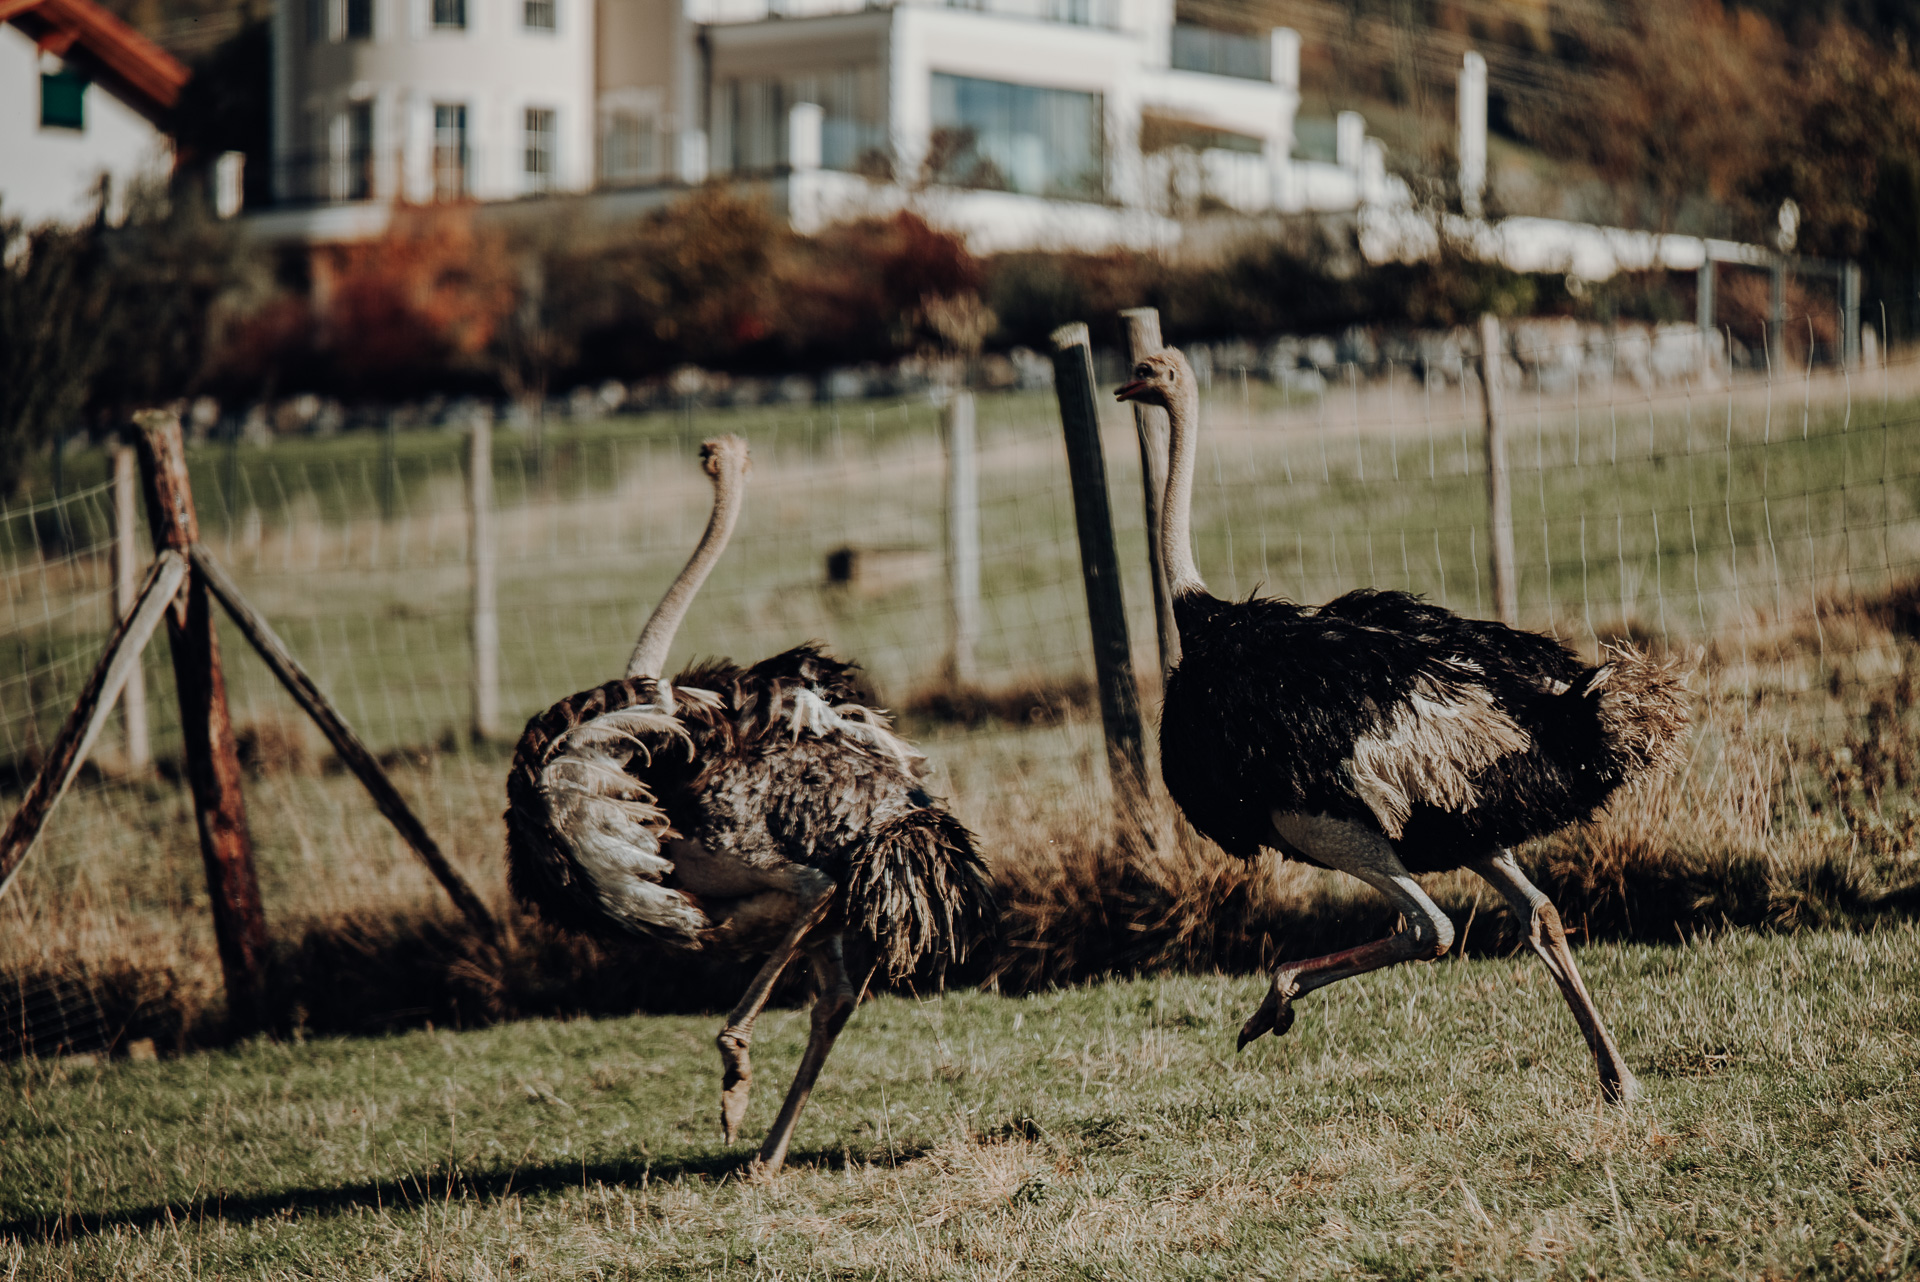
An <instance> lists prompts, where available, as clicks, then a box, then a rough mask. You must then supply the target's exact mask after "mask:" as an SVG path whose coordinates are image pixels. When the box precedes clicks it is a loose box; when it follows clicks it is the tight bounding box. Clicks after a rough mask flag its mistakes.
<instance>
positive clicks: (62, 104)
mask: <svg viewBox="0 0 1920 1282" xmlns="http://www.w3.org/2000/svg"><path fill="white" fill-rule="evenodd" d="M40 127H41V128H42V129H85V128H86V127H87V78H86V77H85V76H83V75H81V74H80V73H79V72H77V71H43V72H41V73H40Z"/></svg>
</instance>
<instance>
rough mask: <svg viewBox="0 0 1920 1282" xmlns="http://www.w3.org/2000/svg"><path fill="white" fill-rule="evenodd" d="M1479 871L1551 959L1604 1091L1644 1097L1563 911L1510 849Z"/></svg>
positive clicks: (1623, 1097)
mask: <svg viewBox="0 0 1920 1282" xmlns="http://www.w3.org/2000/svg"><path fill="white" fill-rule="evenodd" d="M1473 870H1474V871H1475V872H1477V873H1479V874H1480V875H1481V876H1482V877H1485V878H1486V879H1487V881H1488V882H1489V883H1491V884H1492V886H1493V888H1494V889H1495V890H1497V891H1499V892H1500V894H1501V895H1502V896H1503V897H1504V898H1505V899H1506V901H1507V903H1508V904H1509V905H1510V906H1511V907H1512V908H1513V911H1514V913H1515V915H1516V916H1518V917H1519V918H1520V919H1521V920H1523V921H1525V922H1526V923H1527V942H1528V943H1529V944H1531V945H1532V946H1533V951H1534V952H1536V953H1538V954H1539V955H1540V960H1541V961H1543V962H1545V963H1546V965H1547V973H1548V974H1550V975H1552V976H1553V982H1554V983H1556V984H1558V985H1559V986H1560V995H1561V996H1562V997H1564V998H1566V999H1567V1005H1568V1007H1570V1008H1571V1009H1572V1011H1573V1018H1574V1020H1575V1022H1576V1023H1578V1024H1579V1025H1580V1032H1581V1034H1582V1035H1583V1036H1585V1037H1586V1039H1587V1045H1588V1046H1589V1047H1591V1048H1592V1050H1593V1058H1594V1061H1595V1062H1596V1063H1598V1064H1599V1066H1600V1093H1601V1094H1602V1095H1604V1096H1606V1097H1607V1098H1608V1099H1609V1100H1612V1101H1613V1102H1614V1103H1618V1104H1624V1103H1627V1102H1629V1101H1632V1100H1635V1099H1638V1098H1639V1097H1640V1083H1639V1082H1638V1081H1637V1080H1635V1078H1634V1076H1633V1073H1632V1072H1631V1071H1630V1070H1629V1069H1628V1068H1627V1062H1626V1061H1625V1060H1624V1059H1622V1058H1620V1050H1619V1048H1618V1047H1616V1046H1615V1045H1614V1044H1613V1037H1612V1036H1611V1035H1610V1034H1609V1033H1608V1032H1607V1026H1606V1025H1605V1024H1603V1023H1601V1022H1600V1012H1599V1011H1598V1010H1596V1009H1595V1008H1594V1005H1593V998H1592V997H1591V996H1589V995H1588V993H1587V986H1586V984H1584V983H1583V982H1581V979H1580V968H1579V967H1577V966H1575V965H1574V964H1573V950H1572V949H1570V948H1568V947H1567V932H1566V931H1565V930H1564V929H1563V928H1562V927H1561V925H1560V913H1559V910H1558V909H1556V908H1555V907H1554V906H1553V902H1552V901H1551V900H1549V899H1548V898H1547V897H1546V895H1544V894H1542V893H1541V891H1540V888H1539V887H1538V886H1535V885H1534V884H1533V883H1532V882H1530V881H1528V880H1527V878H1526V874H1525V873H1522V872H1521V871H1520V865H1519V864H1518V863H1517V862H1515V861H1514V858H1513V852H1512V851H1510V850H1502V851H1501V852H1500V853H1499V854H1497V855H1495V856H1493V857H1492V858H1491V859H1483V860H1481V861H1480V862H1479V863H1476V864H1474V865H1473Z"/></svg>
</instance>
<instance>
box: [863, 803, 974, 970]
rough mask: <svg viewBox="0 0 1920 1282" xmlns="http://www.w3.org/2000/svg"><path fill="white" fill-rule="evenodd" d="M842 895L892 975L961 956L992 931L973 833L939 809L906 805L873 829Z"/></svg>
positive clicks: (958, 959)
mask: <svg viewBox="0 0 1920 1282" xmlns="http://www.w3.org/2000/svg"><path fill="white" fill-rule="evenodd" d="M842 894H843V895H844V899H845V904H846V914H847V921H848V924H849V925H850V926H852V927H853V928H854V929H855V930H857V931H859V932H860V933H861V934H863V935H866V936H867V937H868V938H870V939H872V940H873V941H874V943H875V944H876V945H878V948H879V952H878V954H877V960H878V961H879V963H880V964H881V965H883V966H885V967H886V969H887V974H888V975H889V977H891V978H894V979H899V978H902V977H903V976H906V975H908V974H911V973H912V972H913V971H914V970H915V969H917V968H918V967H919V966H920V964H921V963H922V962H924V961H927V960H930V959H932V960H939V961H942V962H945V961H961V960H964V959H965V958H966V956H967V954H968V953H969V952H971V951H972V950H973V949H974V948H975V947H977V946H978V945H980V944H983V943H987V942H990V941H991V940H992V939H993V938H994V936H995V935H996V934H997V933H998V930H999V922H1000V914H999V908H998V905H997V904H996V903H995V901H994V896H993V883H992V880H991V879H990V877H989V876H988V873H987V867H986V864H985V863H983V862H982V861H981V859H980V856H979V854H978V853H976V852H975V850H974V848H973V834H972V833H970V832H968V831H967V830H966V828H965V827H964V826H963V825H962V824H961V823H960V821H959V820H957V819H955V818H954V817H953V816H952V815H949V814H947V813H946V812H945V811H942V810H936V809H930V808H923V809H919V810H910V811H908V812H907V813H906V814H904V815H901V816H899V817H898V818H895V819H891V820H888V821H887V822H885V823H883V824H880V825H879V826H878V827H876V828H875V829H874V830H873V832H872V834H871V836H870V838H869V840H868V842H867V844H866V846H865V848H864V849H862V850H861V852H860V853H859V854H858V855H856V856H855V857H854V859H853V861H852V865H851V866H850V867H849V868H848V870H847V880H846V884H845V887H844V888H843V891H842Z"/></svg>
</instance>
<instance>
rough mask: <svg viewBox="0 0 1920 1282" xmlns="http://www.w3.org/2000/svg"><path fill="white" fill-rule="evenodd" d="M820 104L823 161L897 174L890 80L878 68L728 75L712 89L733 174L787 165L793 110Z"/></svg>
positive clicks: (720, 150) (720, 148)
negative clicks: (891, 135)
mask: <svg viewBox="0 0 1920 1282" xmlns="http://www.w3.org/2000/svg"><path fill="white" fill-rule="evenodd" d="M803 102H810V103H813V104H815V105H816V106H818V107H819V108H820V115H821V119H820V164H821V166H822V167H823V168H826V169H837V170H841V171H843V172H847V173H862V174H868V175H869V176H872V177H882V176H885V175H886V174H888V173H890V172H891V169H892V150H891V147H890V145H889V143H888V139H887V129H886V125H885V124H884V123H882V122H884V121H885V120H886V81H885V79H884V77H883V76H882V75H881V72H880V69H879V68H878V67H845V68H841V69H838V70H834V71H817V72H801V73H796V74H793V75H788V76H783V77H780V78H778V79H774V78H771V77H767V78H761V77H754V78H742V79H737V80H735V79H730V80H724V81H722V82H720V83H719V84H718V85H717V86H715V90H714V103H713V109H714V135H715V139H714V147H715V154H716V155H717V156H719V157H720V160H721V163H722V164H723V165H724V166H725V167H726V168H728V169H730V170H732V171H733V172H735V173H756V172H765V171H767V170H771V169H777V168H779V167H780V166H782V165H784V164H786V163H787V113H788V112H790V111H791V110H792V109H793V107H794V106H795V105H796V104H798V103H803Z"/></svg>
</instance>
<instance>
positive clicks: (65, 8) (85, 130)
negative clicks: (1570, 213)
mask: <svg viewBox="0 0 1920 1282" xmlns="http://www.w3.org/2000/svg"><path fill="white" fill-rule="evenodd" d="M186 82H187V69H186V68H185V67H183V66H181V65H180V63H179V62H178V61H176V60H175V59H174V58H173V57H172V56H171V55H170V54H168V53H166V52H165V51H164V50H162V49H161V48H159V46H157V45H155V44H153V43H152V42H151V41H149V40H147V39H146V38H145V37H143V36H141V35H140V34H139V33H138V32H136V31H134V30H133V29H132V28H131V27H128V26H127V25H126V24H125V23H123V22H121V21H120V20H119V19H118V18H115V17H114V16H113V15H112V14H110V13H108V12H107V11H106V10H105V9H102V8H101V7H100V6H99V5H97V4H95V3H93V0H0V217H8V218H18V219H20V220H22V221H23V222H25V223H27V224H28V225H29V226H31V225H33V224H36V223H43V222H49V221H60V222H73V221H77V220H80V219H83V218H87V217H90V216H92V214H93V213H94V210H95V208H96V207H97V202H98V199H99V193H100V185H101V181H102V179H103V178H104V179H105V180H106V181H107V184H108V189H109V192H110V193H112V194H114V195H115V196H116V197H117V196H120V195H124V193H125V192H126V189H127V186H128V185H129V184H130V183H131V182H133V181H134V180H135V179H138V178H143V177H149V176H153V175H156V174H157V175H165V174H166V173H167V172H168V171H169V169H171V167H172V164H173V146H172V143H171V141H170V140H169V139H168V138H167V136H166V135H165V134H164V133H162V132H161V131H160V128H159V126H158V124H157V123H156V122H157V121H159V120H161V119H162V118H163V117H164V115H165V113H166V111H167V109H168V108H170V107H172V106H173V104H174V103H175V101H177V100H178V98H179V96H180V90H181V88H182V87H183V86H184V85H185V84H186ZM117 207H118V202H117V200H116V201H115V204H114V208H111V209H110V210H109V213H113V212H116V211H117Z"/></svg>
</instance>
